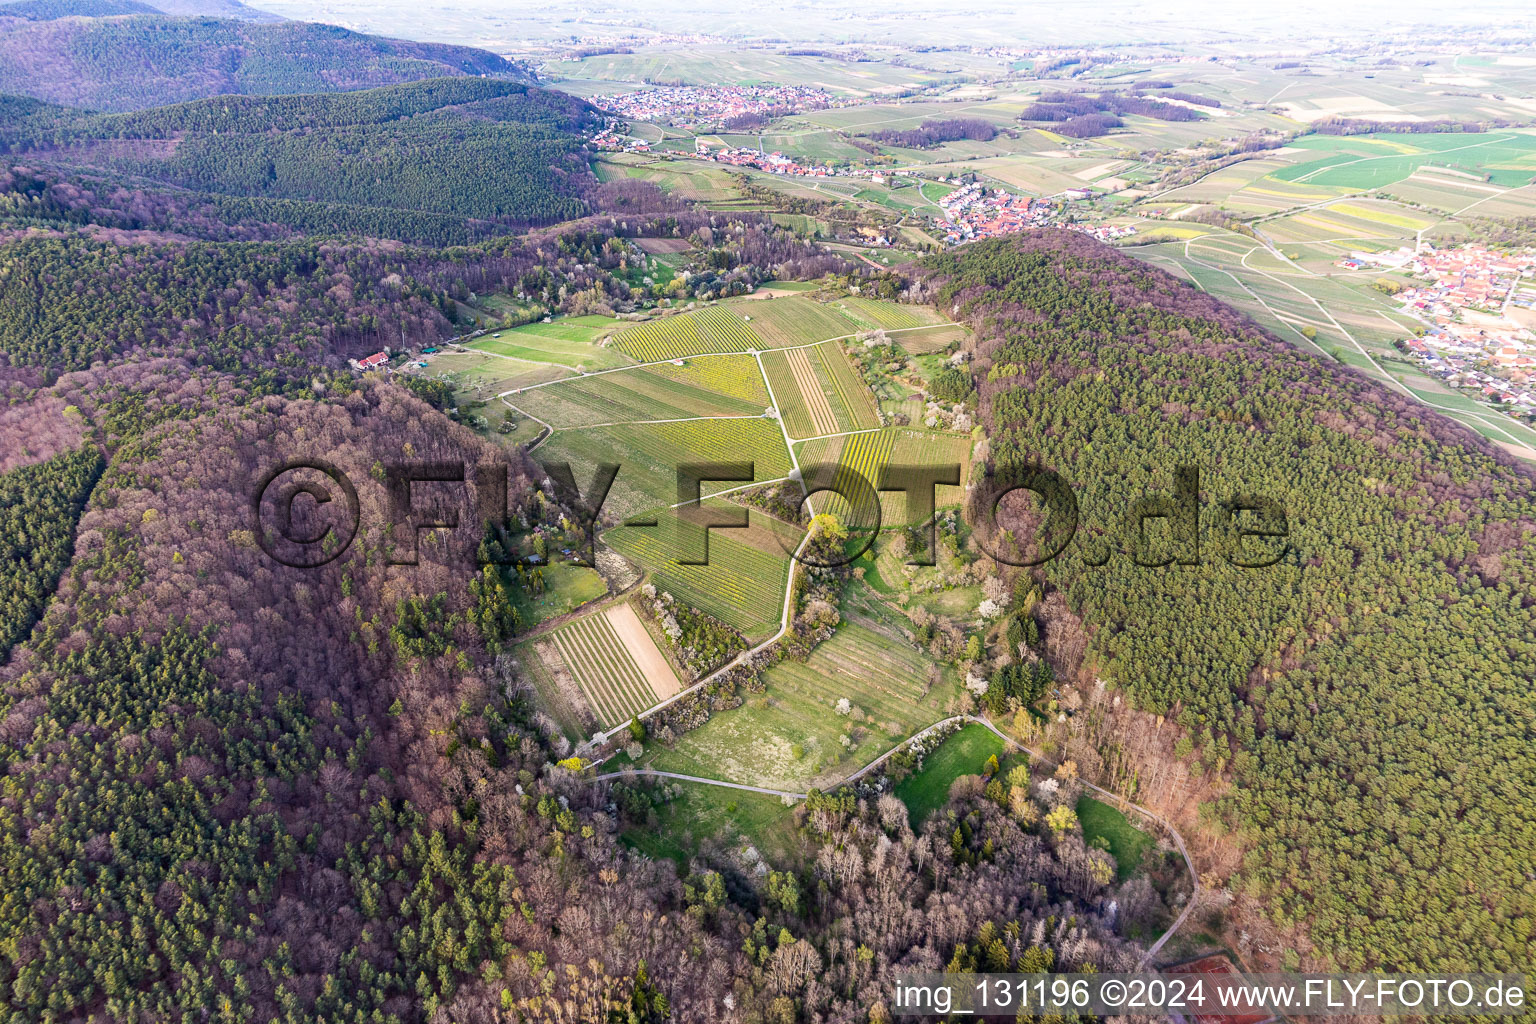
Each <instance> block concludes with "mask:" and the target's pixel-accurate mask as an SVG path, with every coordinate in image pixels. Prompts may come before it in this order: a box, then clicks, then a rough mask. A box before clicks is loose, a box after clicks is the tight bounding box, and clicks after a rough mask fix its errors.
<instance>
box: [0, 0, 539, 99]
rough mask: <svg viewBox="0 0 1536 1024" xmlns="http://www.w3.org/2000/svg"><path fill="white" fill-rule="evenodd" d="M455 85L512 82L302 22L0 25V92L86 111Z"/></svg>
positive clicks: (513, 73) (499, 67) (461, 50)
mask: <svg viewBox="0 0 1536 1024" xmlns="http://www.w3.org/2000/svg"><path fill="white" fill-rule="evenodd" d="M458 75H470V76H480V75H501V76H510V77H521V73H520V72H519V71H518V70H517V68H516V67H515V66H514V65H512V64H511V63H509V62H508V61H506V60H505V59H503V58H501V57H498V56H496V55H495V54H493V53H487V52H486V51H484V50H476V49H473V48H472V47H468V46H450V45H447V44H444V43H417V42H411V41H408V40H404V39H386V38H383V37H381V36H369V35H363V34H362V33H359V32H352V31H349V30H347V29H344V28H338V27H336V26H334V25H320V24H313V23H310V22H299V21H292V22H283V21H280V22H273V23H256V22H251V21H235V20H229V19H224V18H175V17H166V16H161V15H151V14H140V15H134V16H133V17H127V18H96V19H79V18H65V19H62V20H52V21H42V20H24V19H22V18H17V19H14V20H6V19H3V18H0V93H15V94H19V95H23V96H32V97H34V98H36V99H41V100H47V101H49V102H52V103H62V104H65V105H67V106H72V107H86V108H90V109H93V110H137V109H139V108H142V107H157V106H162V105H164V104H166V103H177V102H181V101H184V100H193V99H202V98H205V97H209V96H224V95H258V96H266V95H274V94H280V93H304V92H346V91H350V90H354V89H372V88H378V87H380V86H385V85H395V84H398V83H401V82H414V81H419V80H421V79H426V78H441V77H444V76H458Z"/></svg>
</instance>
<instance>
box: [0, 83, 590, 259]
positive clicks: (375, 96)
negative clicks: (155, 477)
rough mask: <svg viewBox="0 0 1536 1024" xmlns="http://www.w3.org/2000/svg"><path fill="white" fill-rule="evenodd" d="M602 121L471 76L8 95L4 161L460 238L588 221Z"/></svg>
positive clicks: (529, 89)
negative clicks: (595, 141) (151, 93)
mask: <svg viewBox="0 0 1536 1024" xmlns="http://www.w3.org/2000/svg"><path fill="white" fill-rule="evenodd" d="M597 123H598V115H597V112H596V111H595V110H593V108H592V107H590V106H589V105H587V104H586V103H584V102H582V101H581V100H579V99H576V98H575V97H572V96H568V95H566V94H564V93H560V92H553V91H551V90H547V89H539V88H536V87H533V86H527V85H523V84H522V83H520V82H511V81H505V80H497V79H489V78H468V77H463V76H460V77H458V78H438V79H433V80H429V81H424V82H409V83H406V84H403V85H394V86H388V87H386V88H383V89H374V90H367V91H362V92H348V93H311V94H301V95H292V96H220V97H216V98H212V99H206V100H196V101H192V102H188V103H179V104H173V105H171V106H166V107H159V108H155V109H149V110H138V111H127V112H123V113H91V112H87V111H81V110H75V109H72V108H69V107H61V106H58V105H54V104H48V103H45V102H42V101H39V100H35V99H31V98H27V97H10V96H0V153H11V154H16V155H18V156H19V157H21V159H22V160H23V161H24V162H25V164H26V165H27V166H30V167H38V166H44V165H46V166H48V167H52V168H55V169H57V171H58V172H61V173H63V174H66V175H68V174H76V173H78V174H84V175H86V176H87V177H89V178H91V179H92V180H94V181H101V180H115V181H119V182H121V183H122V184H124V185H125V187H129V188H133V189H136V190H147V191H151V192H163V191H164V190H166V189H171V190H175V191H177V192H184V193H191V194H196V195H201V196H204V197H208V198H209V199H211V200H212V201H213V202H215V203H216V204H217V205H218V207H219V209H220V210H221V216H222V217H223V218H225V219H229V220H234V221H257V222H261V223H268V224H283V225H286V226H288V227H290V228H292V229H295V230H299V231H304V232H306V233H315V232H319V233H339V234H368V235H374V236H386V237H392V238H401V239H409V240H420V241H432V242H456V241H468V240H470V239H471V238H473V237H479V236H482V235H485V234H488V233H494V232H496V231H505V230H508V229H512V228H518V227H522V226H527V225H532V224H548V223H552V222H555V221H559V220H568V219H570V218H573V217H579V216H581V215H582V214H583V213H585V212H587V210H588V207H587V204H586V201H585V196H586V194H587V193H588V192H589V191H590V190H591V189H592V188H594V187H595V186H596V184H597V181H596V179H595V178H594V177H593V176H592V173H591V171H590V169H589V168H588V166H587V163H586V159H585V157H584V156H583V153H584V150H583V141H582V140H583V134H584V133H585V132H586V131H588V130H590V129H591V128H592V127H593V126H594V125H595V124H597ZM469 222H474V223H473V224H470V223H469Z"/></svg>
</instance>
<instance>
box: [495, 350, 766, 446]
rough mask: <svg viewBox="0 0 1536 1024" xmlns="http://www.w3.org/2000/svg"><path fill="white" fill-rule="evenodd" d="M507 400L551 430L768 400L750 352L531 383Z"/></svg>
mask: <svg viewBox="0 0 1536 1024" xmlns="http://www.w3.org/2000/svg"><path fill="white" fill-rule="evenodd" d="M509 400H510V401H511V402H512V403H513V404H515V405H516V406H517V407H518V408H520V409H522V410H523V411H524V412H526V413H528V414H529V415H531V416H536V417H538V418H539V419H541V420H544V421H545V422H547V423H549V424H550V425H551V426H553V427H554V428H555V429H556V430H560V429H565V428H569V427H583V426H594V425H597V424H614V423H634V422H643V421H647V420H669V419H685V418H689V417H704V416H761V415H762V414H763V410H764V409H766V408H767V407H768V406H769V405H770V404H772V403H771V401H770V400H769V397H768V389H767V387H766V386H764V384H763V377H762V374H761V373H759V372H758V369H757V363H756V361H755V360H754V359H753V358H752V357H751V356H745V355H742V356H699V357H696V358H693V359H688V360H685V361H684V363H683V365H682V366H673V365H672V364H670V363H662V364H659V365H653V366H645V367H635V368H631V369H624V370H618V371H614V372H611V373H601V374H593V375H589V376H586V377H577V378H572V379H569V380H563V381H559V382H557V383H554V384H551V385H548V386H546V387H539V388H531V389H529V390H526V391H524V392H523V393H522V394H519V395H514V396H510V397H509Z"/></svg>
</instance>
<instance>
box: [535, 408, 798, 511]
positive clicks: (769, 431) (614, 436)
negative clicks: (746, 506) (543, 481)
mask: <svg viewBox="0 0 1536 1024" xmlns="http://www.w3.org/2000/svg"><path fill="white" fill-rule="evenodd" d="M538 457H539V460H540V461H541V462H544V463H546V464H547V463H551V462H569V463H570V464H571V466H572V468H573V471H574V472H575V474H576V479H578V480H590V479H591V475H592V472H593V470H594V469H595V468H596V467H597V466H598V465H600V464H603V463H617V464H618V465H619V466H620V469H619V475H618V477H617V478H616V479H615V480H614V484H613V490H612V491H611V492H610V493H609V495H608V501H607V503H606V504H604V506H603V518H604V519H605V520H614V521H623V520H625V519H629V518H631V517H633V516H635V515H637V514H639V513H641V512H647V511H650V510H653V509H658V508H668V507H671V506H672V505H675V504H676V503H677V502H678V500H679V499H678V496H677V469H678V467H679V466H683V465H688V464H691V463H715V462H741V461H751V462H753V463H754V465H755V469H756V474H757V480H759V481H767V480H778V479H782V478H784V477H786V476H788V475H789V470H790V463H789V451H788V449H786V448H785V446H784V436H783V433H782V432H781V431H780V429H779V424H778V422H777V421H776V420H771V419H767V418H756V419H726V420H693V421H685V422H681V423H644V424H629V425H622V426H612V427H585V428H577V429H571V430H560V431H556V432H555V433H554V434H553V435H552V436H551V437H550V439H549V440H548V441H547V442H546V443H545V444H544V445H542V446H541V447H540V448H539V449H538ZM743 485H744V484H743V483H742V482H728V481H727V482H718V481H709V482H706V483H704V484H703V493H704V495H705V496H706V497H707V496H708V495H710V494H715V493H718V492H720V491H726V490H732V489H735V488H738V487H741V486H743Z"/></svg>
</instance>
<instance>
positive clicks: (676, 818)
mask: <svg viewBox="0 0 1536 1024" xmlns="http://www.w3.org/2000/svg"><path fill="white" fill-rule="evenodd" d="M665 788H666V789H667V791H668V792H670V793H674V794H676V795H675V796H673V797H672V798H671V799H670V800H667V801H666V802H665V803H662V804H660V805H659V806H657V808H656V822H655V824H654V826H650V825H648V826H646V827H643V828H639V827H637V828H631V829H626V830H625V831H624V832H623V833H621V834H620V836H619V839H620V841H622V842H623V843H625V844H626V845H628V846H629V847H631V848H632V849H635V850H639V851H640V852H641V853H643V854H645V855H646V856H648V857H651V858H653V859H655V860H662V859H667V860H672V861H675V862H676V863H677V865H678V867H679V868H680V869H685V868H686V867H687V865H688V861H689V859H690V858H691V857H692V856H693V855H694V854H695V853H696V852H698V850H699V848H700V847H701V846H703V845H704V844H705V843H706V842H710V841H714V842H718V843H722V844H724V845H725V846H726V847H728V848H730V849H733V850H736V851H741V852H744V851H745V850H746V849H747V847H751V848H752V849H754V850H756V851H757V852H758V854H759V855H760V856H762V857H763V858H765V859H766V860H767V861H768V862H769V863H771V864H773V865H774V867H775V868H784V867H793V866H795V865H796V864H797V863H798V862H799V861H800V859H801V858H802V857H803V856H804V851H803V848H802V844H801V842H800V838H799V835H798V833H797V832H796V830H795V819H794V812H793V809H792V808H789V807H785V806H784V804H783V803H782V802H781V801H780V800H779V798H778V797H776V796H765V795H763V794H761V793H745V792H742V791H740V790H732V789H723V788H721V787H719V786H711V785H708V784H706V783H702V782H683V781H680V780H677V779H670V780H667V781H666V784H665ZM749 859H750V855H749Z"/></svg>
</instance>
